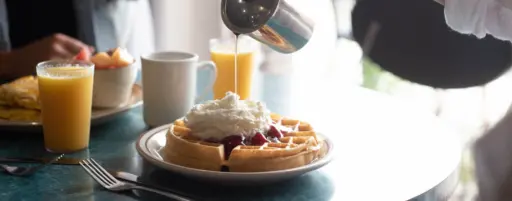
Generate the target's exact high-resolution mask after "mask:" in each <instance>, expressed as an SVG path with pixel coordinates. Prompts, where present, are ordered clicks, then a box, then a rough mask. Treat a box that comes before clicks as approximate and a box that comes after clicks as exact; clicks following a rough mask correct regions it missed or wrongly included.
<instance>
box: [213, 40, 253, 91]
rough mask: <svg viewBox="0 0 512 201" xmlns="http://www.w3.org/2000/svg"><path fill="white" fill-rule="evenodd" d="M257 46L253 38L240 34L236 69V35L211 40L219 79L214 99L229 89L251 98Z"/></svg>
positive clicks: (214, 89) (215, 87)
mask: <svg viewBox="0 0 512 201" xmlns="http://www.w3.org/2000/svg"><path fill="white" fill-rule="evenodd" d="M256 47H257V46H256V42H255V41H254V40H253V39H251V38H248V37H245V36H243V35H240V36H238V43H237V48H238V54H237V55H238V56H237V66H236V67H237V68H236V69H235V38H234V36H233V38H230V39H211V40H210V56H211V60H212V61H213V62H214V63H215V65H216V66H217V79H216V80H215V83H214V85H213V97H214V99H222V98H223V97H224V96H226V93H227V92H228V91H231V92H235V93H237V94H238V95H239V96H240V99H242V100H246V99H249V98H250V96H251V86H252V79H253V72H254V70H255V69H254V65H255V61H254V59H255V58H254V57H255V52H256ZM235 72H236V73H235ZM235 74H236V76H235ZM235 83H236V87H235Z"/></svg>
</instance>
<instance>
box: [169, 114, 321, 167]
mask: <svg viewBox="0 0 512 201" xmlns="http://www.w3.org/2000/svg"><path fill="white" fill-rule="evenodd" d="M272 120H273V121H274V123H275V124H278V125H282V126H285V127H288V128H289V129H290V130H291V131H290V132H287V133H283V137H281V138H280V139H278V140H277V139H276V140H275V141H274V142H266V143H265V144H263V145H262V146H253V145H239V146H237V147H235V148H234V149H233V150H232V151H231V154H230V155H229V157H227V156H225V149H224V145H223V144H220V143H214V142H207V141H203V140H200V139H198V138H195V137H194V136H192V135H190V133H191V129H189V128H187V127H186V126H185V123H184V122H183V120H182V119H179V120H176V121H175V122H174V123H173V124H171V125H170V128H169V131H168V132H167V136H166V139H167V140H166V145H165V147H163V149H162V151H161V154H162V157H163V159H164V161H166V162H170V163H173V164H177V165H181V166H186V167H190V168H196V169H203V170H212V171H221V170H224V168H223V167H227V169H228V171H230V172H265V171H276V170H284V169H290V168H295V167H300V166H303V165H307V164H309V163H311V162H312V161H314V160H316V159H318V158H321V157H322V156H323V155H324V154H325V151H326V146H324V142H323V140H322V139H319V137H318V136H317V135H316V133H315V131H313V128H312V127H311V125H309V124H308V123H306V122H301V121H298V120H294V119H288V118H282V117H280V116H278V115H272Z"/></svg>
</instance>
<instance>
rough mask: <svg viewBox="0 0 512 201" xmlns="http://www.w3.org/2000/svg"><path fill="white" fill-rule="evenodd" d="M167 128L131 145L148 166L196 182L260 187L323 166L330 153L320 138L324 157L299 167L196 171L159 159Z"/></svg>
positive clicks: (156, 130) (161, 128) (159, 128)
mask: <svg viewBox="0 0 512 201" xmlns="http://www.w3.org/2000/svg"><path fill="white" fill-rule="evenodd" d="M168 129H169V125H164V126H160V127H157V128H154V129H152V130H150V131H148V132H146V133H144V134H142V135H141V136H140V137H139V140H138V141H137V143H136V145H135V146H136V148H137V151H138V152H139V154H140V155H141V156H142V157H143V158H144V159H146V160H147V161H148V162H149V163H151V164H153V165H155V166H157V167H160V168H163V169H165V170H168V171H171V172H175V173H178V174H182V175H184V176H188V177H191V178H195V179H198V180H206V181H218V182H223V184H226V183H231V184H233V183H234V184H262V183H271V182H277V181H283V180H286V179H291V178H294V177H297V176H301V175H303V174H305V173H308V172H311V171H313V170H316V169H318V168H320V167H322V166H324V165H326V164H327V163H329V162H330V161H331V159H332V153H333V144H332V141H330V140H329V139H328V138H326V137H325V136H323V135H321V136H322V137H323V138H324V139H325V142H326V143H325V144H326V146H327V148H328V149H327V154H326V155H325V156H324V157H323V158H321V159H319V160H316V161H314V162H313V163H311V164H308V165H305V166H302V167H297V168H292V169H287V170H280V171H271V172H251V173H245V172H243V173H241V172H217V171H209V170H200V169H194V168H189V167H185V166H180V165H176V164H172V163H168V162H165V161H163V160H162V158H161V157H160V155H159V154H158V152H159V150H160V149H161V148H162V147H163V146H164V145H165V140H166V139H165V135H166V133H167V130H168Z"/></svg>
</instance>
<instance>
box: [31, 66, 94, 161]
mask: <svg viewBox="0 0 512 201" xmlns="http://www.w3.org/2000/svg"><path fill="white" fill-rule="evenodd" d="M93 74H94V68H93V67H89V68H88V67H48V68H44V69H38V79H39V93H40V98H41V112H42V122H43V131H44V144H45V147H46V149H47V150H49V151H52V152H59V153H67V152H73V151H78V150H82V149H85V148H87V147H88V146H89V131H90V124H91V104H92V86H93Z"/></svg>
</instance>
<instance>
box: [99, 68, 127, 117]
mask: <svg viewBox="0 0 512 201" xmlns="http://www.w3.org/2000/svg"><path fill="white" fill-rule="evenodd" d="M135 74H136V70H135V65H128V66H125V67H119V68H96V69H94V85H93V92H92V106H93V107H97V108H112V107H120V106H122V105H123V104H126V103H127V102H128V99H129V98H130V95H131V93H132V86H133V84H134V83H135V78H136V75H135Z"/></svg>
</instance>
